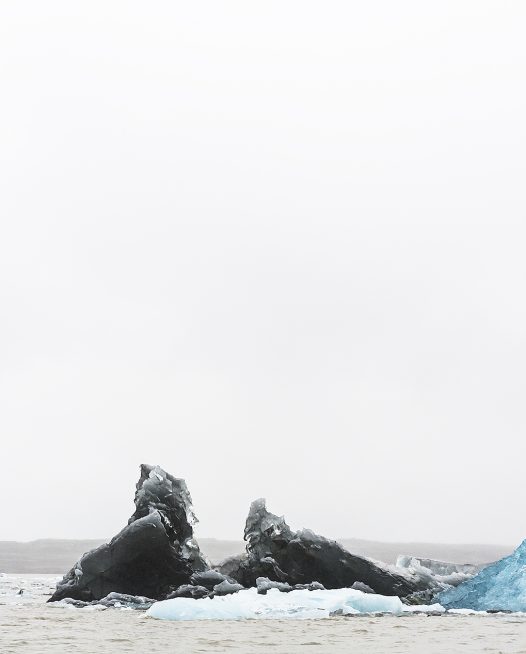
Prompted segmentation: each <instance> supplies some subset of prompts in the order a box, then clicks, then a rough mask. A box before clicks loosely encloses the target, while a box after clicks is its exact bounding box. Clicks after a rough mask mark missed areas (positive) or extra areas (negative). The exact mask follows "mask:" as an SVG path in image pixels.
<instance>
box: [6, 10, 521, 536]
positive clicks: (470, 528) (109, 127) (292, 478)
mask: <svg viewBox="0 0 526 654" xmlns="http://www.w3.org/2000/svg"><path fill="white" fill-rule="evenodd" d="M0 7H1V14H2V15H1V20H0V60H1V71H0V88H1V94H2V100H1V104H0V121H1V122H0V132H1V133H0V137H1V150H0V185H1V187H0V207H1V232H0V402H1V407H0V431H1V442H2V445H1V450H0V458H1V461H2V465H1V470H2V471H1V475H0V493H1V496H2V520H1V522H0V539H20V540H25V539H33V538H39V537H71V538H75V537H106V536H107V537H109V536H112V535H113V534H114V533H116V532H117V531H118V529H120V528H121V527H122V526H124V524H125V523H126V521H127V519H128V517H129V515H130V514H131V513H132V510H133V509H132V500H133V493H134V484H135V482H136V480H137V477H138V466H139V464H140V463H141V462H142V461H145V462H149V463H159V464H160V465H161V466H163V467H164V468H166V469H167V470H168V471H169V472H171V473H172V474H175V475H176V476H181V477H185V478H186V480H187V482H188V485H189V488H190V490H191V493H192V495H193V499H194V504H195V509H196V513H197V515H198V516H199V518H200V526H199V530H198V535H199V534H200V535H203V536H217V537H221V538H240V537H241V535H242V531H243V526H244V520H245V517H246V513H247V510H248V506H249V503H250V501H251V500H252V499H254V498H256V497H259V496H266V497H267V499H268V505H269V508H270V509H271V510H273V511H274V512H276V513H285V514H286V516H287V518H288V519H289V521H290V523H291V524H292V525H293V526H294V527H301V526H306V527H311V528H313V529H314V530H316V531H318V532H320V533H322V534H324V535H327V536H332V537H338V536H342V537H343V536H345V537H352V536H356V537H363V538H374V539H383V540H400V539H411V540H436V541H443V542H447V541H451V542H473V541H481V542H484V541H485V542H500V543H510V544H516V543H518V541H520V540H521V539H522V538H524V537H526V518H525V514H524V502H525V498H526V487H525V481H524V466H525V452H526V445H525V435H526V409H525V394H526V387H525V381H526V302H525V297H526V293H525V281H526V255H525V250H526V222H525V218H526V216H525V186H524V180H525V153H526V127H525V116H526V91H525V82H526V39H525V38H524V35H525V33H526V3H524V2H522V1H520V0H517V1H516V2H507V1H505V0H495V1H493V2H487V1H484V0H472V1H458V0H455V1H450V2H447V1H441V2H421V1H415V2H407V1H406V2H403V1H402V2H392V1H391V0H385V1H383V2H381V1H376V2H375V1H372V2H364V1H351V2H350V1H342V2H330V1H328V2H327V1H325V2H306V1H304V0H301V1H300V0H298V1H297V2H287V1H286V0H285V1H284V0H279V1H269V0H266V1H265V2H263V3H257V2H246V0H240V1H238V2H234V1H231V2H223V1H217V0H213V1H210V2H174V1H170V2H163V1H158V2H134V1H131V0H125V1H124V0H123V1H115V0H113V1H112V0H103V1H100V0H96V1H94V0H90V1H89V2H71V1H70V0H65V1H64V2H57V1H55V0H47V1H46V2H42V1H41V0H35V1H34V2H30V1H25V0H17V1H16V2H8V1H6V0H3V1H2V0H0Z"/></svg>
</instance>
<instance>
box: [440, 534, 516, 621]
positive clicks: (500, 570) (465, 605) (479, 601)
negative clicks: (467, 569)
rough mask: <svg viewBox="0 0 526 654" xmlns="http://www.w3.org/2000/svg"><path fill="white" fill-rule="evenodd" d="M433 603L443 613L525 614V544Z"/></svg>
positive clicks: (444, 592)
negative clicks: (517, 612) (446, 611)
mask: <svg viewBox="0 0 526 654" xmlns="http://www.w3.org/2000/svg"><path fill="white" fill-rule="evenodd" d="M435 599H436V601H437V602H439V603H440V604H441V605H442V606H444V607H445V608H446V609H472V610H475V611H495V610H501V611H526V540H524V541H523V542H522V543H521V544H520V545H519V547H517V549H516V550H515V551H514V552H513V554H510V556H506V557H505V558H503V559H501V560H500V561H497V562H496V563H492V564H491V565H489V566H488V567H487V568H484V569H483V570H481V571H480V572H479V573H478V574H476V575H475V576H474V577H472V578H471V579H469V580H468V581H465V582H464V583H462V584H460V586H457V587H456V588H451V589H450V590H446V591H443V592H442V593H440V594H439V595H438V596H437V597H436V598H435Z"/></svg>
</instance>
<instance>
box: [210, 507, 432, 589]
mask: <svg viewBox="0 0 526 654" xmlns="http://www.w3.org/2000/svg"><path fill="white" fill-rule="evenodd" d="M245 540H246V541H247V554H246V556H238V557H232V558H230V559H228V560H227V561H224V562H223V563H222V564H221V565H220V566H219V569H220V571H221V572H222V573H223V574H227V575H229V576H231V577H233V578H234V579H236V580H237V581H238V582H239V583H240V584H242V585H243V586H245V587H249V586H254V585H256V580H257V579H258V578H259V577H266V578H268V579H269V580H271V581H276V582H281V583H287V584H289V585H290V586H296V585H297V584H310V583H311V582H319V583H321V584H323V586H324V587H325V588H332V589H339V588H344V587H350V586H352V585H353V583H355V582H361V583H363V584H366V585H367V586H369V587H370V588H371V589H372V590H373V591H375V592H376V593H379V594H383V595H398V596H400V597H404V596H407V595H410V594H412V593H414V592H416V591H420V590H424V589H426V588H428V583H427V580H425V581H424V582H423V583H422V581H421V579H420V578H419V577H416V576H415V577H414V578H413V577H411V576H410V575H408V574H407V573H406V571H403V574H400V572H399V571H397V570H395V569H394V566H391V568H390V569H387V568H386V567H385V566H380V565H378V564H376V563H375V562H373V561H371V560H369V559H366V558H364V557H361V556H355V555H353V554H351V553H350V552H347V551H346V550H345V549H344V548H343V547H342V546H341V545H340V544H339V543H337V542H336V541H332V540H329V539H327V538H324V537H323V536H318V534H315V533H314V532H312V531H310V530H309V529H301V530H300V531H293V530H292V529H291V528H290V527H289V525H288V524H287V523H286V522H285V518H284V517H283V516H277V515H274V514H273V513H270V512H269V511H267V508H266V506H265V500H264V499H259V500H256V501H255V502H252V505H251V507H250V511H249V514H248V517H247V521H246V525H245Z"/></svg>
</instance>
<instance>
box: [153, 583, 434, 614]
mask: <svg viewBox="0 0 526 654" xmlns="http://www.w3.org/2000/svg"><path fill="white" fill-rule="evenodd" d="M416 611H418V612H440V613H443V612H444V608H443V607H441V606H440V605H439V604H433V605H431V606H421V605H415V606H407V605H405V604H403V603H402V602H401V600H400V598H398V597H396V596H393V597H391V596H386V595H374V594H370V593H363V592H361V591H359V590H354V589H352V588H338V589H335V590H293V591H291V592H290V593H282V592H280V591H279V590H278V589H276V588H274V589H271V590H269V591H268V592H267V594H266V595H259V594H258V592H257V589H256V588H249V589H247V590H241V591H239V592H238V593H235V594H232V595H224V596H222V597H214V598H213V599H211V598H209V597H205V598H203V599H197V600H195V599H190V598H182V597H178V598H175V599H169V600H164V601H161V602H156V603H155V604H153V606H152V607H151V608H150V609H148V611H147V615H148V616H150V617H152V618H158V619H160V620H242V619H258V618H259V619H286V618H294V619H316V618H328V617H329V616H331V615H335V614H336V615H356V614H359V613H392V614H395V615H400V614H402V613H406V612H416Z"/></svg>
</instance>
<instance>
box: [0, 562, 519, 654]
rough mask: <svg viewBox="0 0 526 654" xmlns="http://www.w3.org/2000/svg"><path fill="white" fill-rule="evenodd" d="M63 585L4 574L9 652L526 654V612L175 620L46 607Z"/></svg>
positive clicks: (4, 644) (0, 641) (2, 638)
mask: <svg viewBox="0 0 526 654" xmlns="http://www.w3.org/2000/svg"><path fill="white" fill-rule="evenodd" d="M56 580H57V577H56V576H55V575H0V653H1V654H22V653H24V654H25V653H27V654H48V653H49V654H51V653H53V654H62V653H66V652H68V653H72V654H116V653H120V652H133V653H135V652H137V653H139V652H140V653H141V654H145V653H148V654H157V653H161V652H162V653H163V654H166V652H170V653H174V654H176V653H179V652H180V653H181V654H193V653H194V652H209V653H210V652H213V653H216V652H247V653H251V652H258V653H260V654H263V653H266V652H272V653H275V654H295V653H296V652H302V654H307V653H309V652H320V653H327V654H329V653H330V654H333V653H339V652H347V653H355V652H356V653H360V654H364V653H367V654H369V653H371V654H376V653H380V652H382V653H387V652H389V653H398V652H399V653H404V654H413V653H414V654H438V653H440V654H456V653H457V652H470V653H483V652H484V653H492V652H495V653H506V654H508V653H510V654H518V653H521V654H526V614H520V615H518V614H511V615H508V614H496V615H447V614H446V615H441V616H437V615H431V616H423V615H404V616H399V617H395V616H385V615H383V616H369V615H360V616H354V617H333V618H329V619H324V620H244V621H194V622H168V621H161V620H155V619H153V618H149V617H146V615H145V614H144V613H143V612H139V611H132V610H126V609H124V610H120V609H106V610H98V609H75V608H72V607H71V606H69V607H68V606H63V605H60V604H46V600H47V598H48V597H49V594H50V593H51V590H52V588H53V587H54V585H55V582H56ZM20 591H22V593H20Z"/></svg>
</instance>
